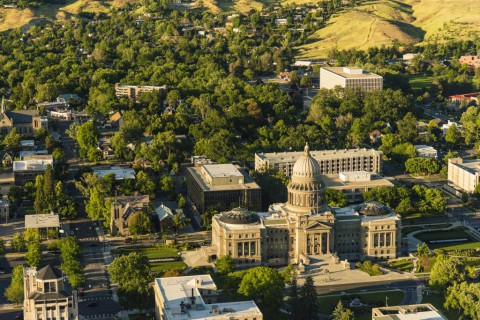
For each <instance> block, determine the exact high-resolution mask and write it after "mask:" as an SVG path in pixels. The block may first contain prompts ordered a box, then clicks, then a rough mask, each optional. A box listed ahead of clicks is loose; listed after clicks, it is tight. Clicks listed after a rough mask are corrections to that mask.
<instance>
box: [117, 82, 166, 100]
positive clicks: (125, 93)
mask: <svg viewBox="0 0 480 320" xmlns="http://www.w3.org/2000/svg"><path fill="white" fill-rule="evenodd" d="M155 91H162V92H164V93H166V92H167V86H166V85H163V86H135V85H133V86H132V85H122V84H119V83H115V95H116V96H117V97H118V98H121V97H128V98H130V99H132V100H135V101H138V100H139V99H140V96H141V95H142V93H145V92H155Z"/></svg>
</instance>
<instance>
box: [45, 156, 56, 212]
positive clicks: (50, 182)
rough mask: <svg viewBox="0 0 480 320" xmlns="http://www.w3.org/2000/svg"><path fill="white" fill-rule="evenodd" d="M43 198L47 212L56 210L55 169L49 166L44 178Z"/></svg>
mask: <svg viewBox="0 0 480 320" xmlns="http://www.w3.org/2000/svg"><path fill="white" fill-rule="evenodd" d="M43 197H44V199H45V202H44V203H45V208H44V209H47V210H54V209H55V203H54V201H55V196H54V178H53V169H52V166H51V165H47V168H46V169H45V175H44V177H43Z"/></svg>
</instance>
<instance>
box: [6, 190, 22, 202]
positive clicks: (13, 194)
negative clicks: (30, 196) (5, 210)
mask: <svg viewBox="0 0 480 320" xmlns="http://www.w3.org/2000/svg"><path fill="white" fill-rule="evenodd" d="M7 196H8V200H10V201H12V202H13V203H15V204H16V205H17V206H20V204H21V203H22V201H23V188H22V187H17V186H11V187H10V189H9V190H8V194H7Z"/></svg>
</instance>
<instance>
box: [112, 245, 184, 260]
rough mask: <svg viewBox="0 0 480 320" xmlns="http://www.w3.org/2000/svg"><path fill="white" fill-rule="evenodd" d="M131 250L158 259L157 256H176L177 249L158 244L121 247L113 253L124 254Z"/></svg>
mask: <svg viewBox="0 0 480 320" xmlns="http://www.w3.org/2000/svg"><path fill="white" fill-rule="evenodd" d="M131 252H138V253H142V254H144V255H146V256H147V257H148V258H149V259H159V258H171V257H178V256H179V254H178V253H179V251H178V250H177V248H175V247H172V246H164V245H158V246H155V247H148V248H141V247H132V248H121V249H117V250H116V251H115V253H117V254H121V255H125V254H129V253H131Z"/></svg>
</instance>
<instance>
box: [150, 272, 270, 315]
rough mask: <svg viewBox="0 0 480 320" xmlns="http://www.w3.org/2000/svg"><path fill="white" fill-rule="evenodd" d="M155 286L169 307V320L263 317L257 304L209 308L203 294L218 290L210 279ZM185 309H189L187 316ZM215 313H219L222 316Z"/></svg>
mask: <svg viewBox="0 0 480 320" xmlns="http://www.w3.org/2000/svg"><path fill="white" fill-rule="evenodd" d="M155 286H156V287H157V288H158V291H159V292H160V294H161V295H162V297H163V301H164V303H165V305H164V310H165V313H166V320H171V319H178V320H200V319H230V317H233V318H235V319H236V318H243V317H251V316H255V315H261V313H260V310H259V309H258V307H257V306H256V304H255V302H253V301H240V302H225V303H215V304H206V303H205V302H204V301H203V298H202V295H201V294H200V290H213V291H216V290H217V286H216V285H215V283H214V282H213V280H212V277H211V276H210V275H195V276H185V277H172V278H157V279H155ZM192 297H194V301H195V305H193V304H192V299H191V298H192ZM181 305H183V306H185V307H184V311H183V312H182V308H181ZM214 310H218V314H215V312H214Z"/></svg>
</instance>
